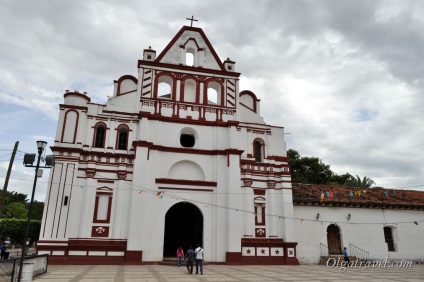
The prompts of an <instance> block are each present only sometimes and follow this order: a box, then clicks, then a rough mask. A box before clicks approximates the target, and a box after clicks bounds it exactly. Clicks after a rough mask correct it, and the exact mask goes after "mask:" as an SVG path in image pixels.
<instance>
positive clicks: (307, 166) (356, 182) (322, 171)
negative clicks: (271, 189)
mask: <svg viewBox="0 0 424 282" xmlns="http://www.w3.org/2000/svg"><path fill="white" fill-rule="evenodd" d="M287 157H288V158H289V167H290V171H291V177H292V182H293V183H306V184H325V185H338V186H339V185H346V186H356V187H370V186H371V185H373V184H375V182H374V181H373V180H372V179H370V178H368V177H366V176H365V177H364V178H363V179H362V180H361V178H359V176H356V178H355V177H353V176H352V175H351V174H349V173H345V174H341V175H338V174H337V173H334V172H333V171H332V170H331V169H330V166H329V165H326V164H325V163H323V162H322V161H321V160H320V159H319V158H317V157H301V156H300V154H299V152H297V151H296V150H293V149H289V150H288V151H287Z"/></svg>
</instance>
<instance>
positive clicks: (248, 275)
mask: <svg viewBox="0 0 424 282" xmlns="http://www.w3.org/2000/svg"><path fill="white" fill-rule="evenodd" d="M423 277H424V265H413V267H412V268H410V269H395V268H392V269H385V268H357V269H347V270H346V271H345V272H341V271H339V269H337V268H329V267H327V266H318V265H301V266H255V265H250V266H225V265H207V266H204V275H196V274H192V275H188V274H187V270H186V268H184V267H180V268H178V267H173V266H163V265H141V266H75V265H72V266H66V265H65V266H64V265H61V266H56V265H52V266H49V267H48V273H47V274H46V275H43V276H40V277H37V278H36V279H35V280H36V281H48V282H53V281H54V282H61V281H70V282H75V281H87V282H88V281H96V282H100V281H101V282H106V281H114V282H121V281H123V282H126V281H138V282H139V281H146V282H157V281H176V282H179V281H181V282H182V281H184V282H186V281H187V282H191V281H216V282H220V281H237V282H238V281H344V282H346V281H424V279H423Z"/></svg>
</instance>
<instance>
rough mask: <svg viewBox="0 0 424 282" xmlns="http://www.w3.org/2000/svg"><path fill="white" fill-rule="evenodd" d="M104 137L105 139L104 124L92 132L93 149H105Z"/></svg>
mask: <svg viewBox="0 0 424 282" xmlns="http://www.w3.org/2000/svg"><path fill="white" fill-rule="evenodd" d="M105 137H106V127H105V125H104V124H102V123H101V124H98V125H97V126H96V128H95V132H94V147H95V148H104V147H105Z"/></svg>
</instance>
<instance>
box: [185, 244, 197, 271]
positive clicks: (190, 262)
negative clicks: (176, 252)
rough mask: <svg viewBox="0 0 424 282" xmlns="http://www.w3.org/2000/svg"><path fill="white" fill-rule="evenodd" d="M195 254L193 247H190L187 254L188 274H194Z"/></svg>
mask: <svg viewBox="0 0 424 282" xmlns="http://www.w3.org/2000/svg"><path fill="white" fill-rule="evenodd" d="M195 255H196V254H195V253H194V251H193V247H192V246H190V247H188V250H187V253H186V255H185V259H186V260H187V274H193V261H194V257H195Z"/></svg>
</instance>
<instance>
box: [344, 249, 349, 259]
mask: <svg viewBox="0 0 424 282" xmlns="http://www.w3.org/2000/svg"><path fill="white" fill-rule="evenodd" d="M343 258H344V261H347V263H349V257H348V255H347V250H346V247H344V249H343Z"/></svg>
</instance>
